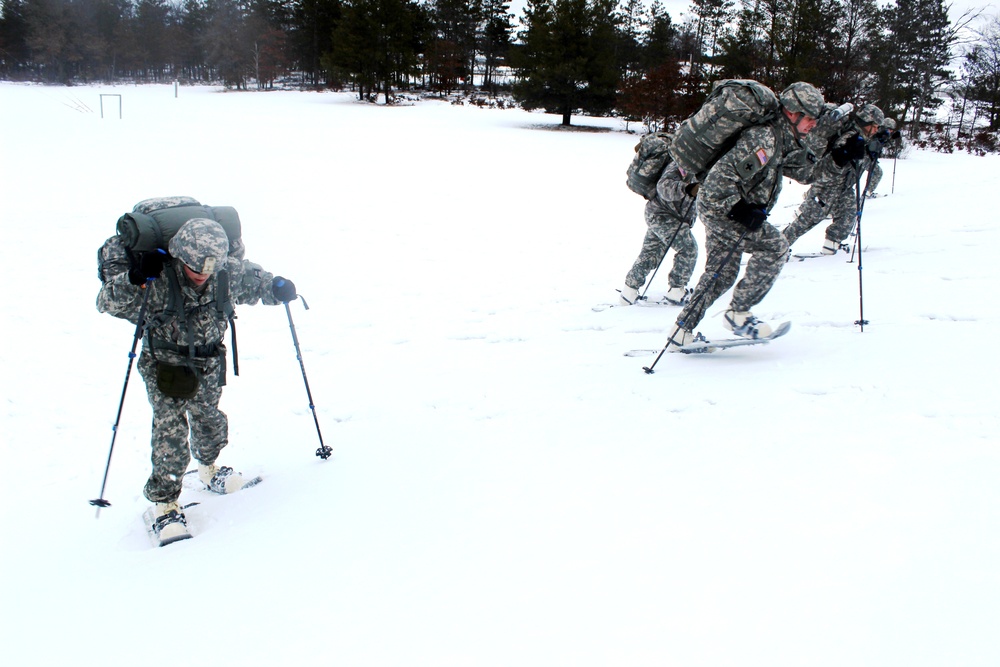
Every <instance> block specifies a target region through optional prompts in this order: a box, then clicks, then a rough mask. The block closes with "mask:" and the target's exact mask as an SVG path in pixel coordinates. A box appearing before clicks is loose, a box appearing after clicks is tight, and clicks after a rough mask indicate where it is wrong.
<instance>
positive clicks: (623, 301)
mask: <svg viewBox="0 0 1000 667" xmlns="http://www.w3.org/2000/svg"><path fill="white" fill-rule="evenodd" d="M618 291H619V292H621V293H622V295H621V296H620V297H618V304H619V305H622V306H631V305H633V304H634V303H635V302H636V301H638V300H639V290H637V289H636V288H635V287H629V286H628V285H625V287H623V288H621V289H620V290H618Z"/></svg>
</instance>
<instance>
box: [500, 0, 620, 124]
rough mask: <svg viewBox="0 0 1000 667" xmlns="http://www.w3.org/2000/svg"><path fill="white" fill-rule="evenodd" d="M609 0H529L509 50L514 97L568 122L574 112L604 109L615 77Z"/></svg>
mask: <svg viewBox="0 0 1000 667" xmlns="http://www.w3.org/2000/svg"><path fill="white" fill-rule="evenodd" d="M613 9H614V2H613V0H593V1H592V2H589V3H588V2H587V0H528V4H527V7H526V9H525V17H524V22H525V30H524V31H522V32H521V35H520V38H521V42H522V43H521V45H520V46H519V48H518V49H517V50H516V51H514V52H513V53H512V55H513V56H515V57H514V62H513V65H514V67H515V69H516V71H517V73H518V77H519V80H518V82H517V83H515V84H514V96H515V98H516V99H517V100H518V102H520V104H521V106H523V107H524V108H526V109H544V110H546V111H548V112H549V113H557V114H559V115H561V116H562V124H563V125H570V120H571V118H572V116H573V114H574V113H579V112H581V111H582V112H586V113H592V114H603V113H607V112H609V111H610V110H611V109H612V108H613V106H614V103H615V98H616V92H617V87H618V82H619V72H618V66H617V60H616V58H615V53H614V44H615V38H616V35H615V25H614V17H613Z"/></svg>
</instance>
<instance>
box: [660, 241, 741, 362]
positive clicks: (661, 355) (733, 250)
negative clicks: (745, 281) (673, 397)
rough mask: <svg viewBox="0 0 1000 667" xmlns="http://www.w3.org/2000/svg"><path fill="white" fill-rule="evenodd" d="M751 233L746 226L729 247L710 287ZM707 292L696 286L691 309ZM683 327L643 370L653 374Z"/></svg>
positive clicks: (676, 330) (668, 340) (699, 282)
mask: <svg viewBox="0 0 1000 667" xmlns="http://www.w3.org/2000/svg"><path fill="white" fill-rule="evenodd" d="M749 233H750V228H749V227H748V228H746V229H744V230H743V233H742V234H740V238H739V239H738V240H737V241H736V243H734V244H733V247H732V248H730V249H729V252H728V253H727V254H726V256H725V257H724V258H723V259H722V261H721V262H719V268H717V269H716V270H715V273H713V274H712V282H711V284H710V285H709V287H712V286H714V285H715V283H716V281H717V280H718V279H719V274H720V273H722V269H724V268H726V264H728V263H729V260H731V259H732V258H733V254H734V253H735V252H736V249H737V248H739V247H740V244H741V243H743V239H745V238H746V237H747V234H749ZM698 287H701V281H700V280H699V281H698ZM706 294H708V290H707V289H706V290H705V291H703V292H700V293H699V289H698V288H695V295H696V296H697V298H696V299H692V301H691V305H690V307H689V310H692V309H694V308H695V306H697V305H698V304H700V303H701V301H702V299H704V298H705V295H706ZM683 327H684V322H683V321H681V322H678V323H677V327H676V328H675V329H674V332H673V333H672V334H670V338H668V339H667V344H666V345H664V346H663V349H662V350H660V353H659V354H658V355H656V359H654V360H653V363H652V364H650V365H649V366H643V367H642V370H644V371H646V375H652V374H653V369H654V368H655V367H656V364H658V363H660V359H661V358H662V357H663V354H664V353H665V352H666V351H667V348H668V347H670V343H672V342H673V340H674V336H676V335H677V332H678V331H680V330H681V329H682V328H683Z"/></svg>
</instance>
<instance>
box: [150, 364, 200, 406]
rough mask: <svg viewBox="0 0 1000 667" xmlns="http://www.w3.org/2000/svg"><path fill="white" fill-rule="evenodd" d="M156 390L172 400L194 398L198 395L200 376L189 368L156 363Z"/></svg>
mask: <svg viewBox="0 0 1000 667" xmlns="http://www.w3.org/2000/svg"><path fill="white" fill-rule="evenodd" d="M156 388H157V389H159V390H160V391H161V392H162V393H163V394H164V395H165V396H169V397H170V398H194V397H195V394H197V393H198V374H197V373H196V372H195V371H194V369H193V368H189V367H188V366H173V365H171V364H165V363H163V362H162V361H158V362H156Z"/></svg>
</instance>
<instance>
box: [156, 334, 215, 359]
mask: <svg viewBox="0 0 1000 667" xmlns="http://www.w3.org/2000/svg"><path fill="white" fill-rule="evenodd" d="M149 344H150V347H152V348H153V350H154V351H155V350H166V351H167V352H176V353H177V354H180V355H184V356H188V354H189V353H190V352H191V351H192V350H193V352H194V356H195V357H200V358H207V357H217V356H219V351H220V350H219V344H218V343H210V344H208V345H195V346H193V347H188V346H187V345H178V344H177V343H171V342H170V341H166V340H157V339H155V338H151V339H149Z"/></svg>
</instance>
